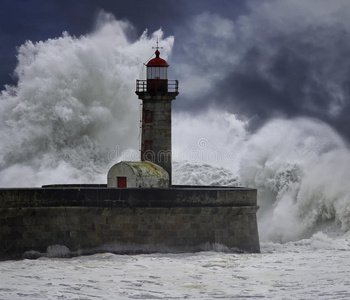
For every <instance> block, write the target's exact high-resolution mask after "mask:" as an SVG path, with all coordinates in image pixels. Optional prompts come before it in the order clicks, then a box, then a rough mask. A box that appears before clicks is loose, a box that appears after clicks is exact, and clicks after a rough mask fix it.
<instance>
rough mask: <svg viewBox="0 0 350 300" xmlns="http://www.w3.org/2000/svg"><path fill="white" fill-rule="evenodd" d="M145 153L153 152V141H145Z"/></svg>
mask: <svg viewBox="0 0 350 300" xmlns="http://www.w3.org/2000/svg"><path fill="white" fill-rule="evenodd" d="M144 151H152V141H149V140H148V141H145V145H144Z"/></svg>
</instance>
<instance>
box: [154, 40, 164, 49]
mask: <svg viewBox="0 0 350 300" xmlns="http://www.w3.org/2000/svg"><path fill="white" fill-rule="evenodd" d="M152 49H157V50H159V49H163V47H159V42H158V37H157V46H156V47H152Z"/></svg>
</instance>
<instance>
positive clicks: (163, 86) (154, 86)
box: [136, 79, 179, 93]
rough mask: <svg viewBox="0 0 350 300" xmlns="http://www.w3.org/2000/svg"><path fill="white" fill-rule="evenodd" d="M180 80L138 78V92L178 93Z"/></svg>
mask: <svg viewBox="0 0 350 300" xmlns="http://www.w3.org/2000/svg"><path fill="white" fill-rule="evenodd" d="M178 91H179V81H178V80H167V79H149V80H138V79H137V80H136V93H143V92H144V93H147V92H167V93H178Z"/></svg>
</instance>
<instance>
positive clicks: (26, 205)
mask: <svg viewBox="0 0 350 300" xmlns="http://www.w3.org/2000/svg"><path fill="white" fill-rule="evenodd" d="M256 202H257V199H256V190H254V189H246V188H220V187H188V186H186V187H184V186H177V187H176V186H175V187H173V188H171V189H151V188H149V189H140V188H139V189H136V188H127V189H118V188H107V187H104V186H103V185H101V186H87V185H82V186H46V187H43V188H31V189H0V224H1V229H0V259H9V258H22V257H23V256H25V255H27V256H28V253H46V250H47V248H48V247H50V246H53V245H63V246H65V247H66V248H67V249H69V253H71V254H72V253H76V254H77V255H80V254H88V253H89V251H90V252H91V251H95V252H98V251H108V250H109V251H112V252H116V253H118V252H120V253H125V252H128V251H132V249H138V250H137V252H150V251H151V252H152V251H161V250H162V249H166V250H167V251H170V252H171V251H172V249H173V251H198V250H204V249H203V245H207V246H208V245H209V247H210V245H211V246H212V245H222V246H224V247H225V249H226V250H228V251H245V252H260V246H259V237H258V228H257V221H256V212H257V210H258V207H257V205H256ZM113 245H118V247H113ZM126 249H129V250H128V251H126ZM142 249H143V250H144V251H143V250H142Z"/></svg>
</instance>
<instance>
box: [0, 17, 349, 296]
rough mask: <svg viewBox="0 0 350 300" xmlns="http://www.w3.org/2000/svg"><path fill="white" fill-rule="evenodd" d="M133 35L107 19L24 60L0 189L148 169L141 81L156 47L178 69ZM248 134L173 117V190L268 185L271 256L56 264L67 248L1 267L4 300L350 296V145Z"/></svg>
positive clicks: (264, 238) (173, 256)
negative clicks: (143, 155)
mask: <svg viewBox="0 0 350 300" xmlns="http://www.w3.org/2000/svg"><path fill="white" fill-rule="evenodd" d="M130 26H131V25H130V24H128V23H125V22H121V21H116V20H115V19H114V18H113V16H111V15H108V14H101V16H100V19H99V22H97V25H96V28H95V30H94V31H93V32H92V33H90V34H88V35H85V36H81V37H73V36H70V35H69V33H63V34H62V36H61V37H58V38H56V39H49V40H47V41H42V42H37V43H32V42H30V41H28V42H26V43H25V44H24V45H22V46H21V47H20V48H19V49H18V65H17V67H16V70H15V74H16V75H17V77H18V84H17V85H16V86H7V87H5V88H4V89H3V91H2V92H1V95H0V100H1V104H2V105H1V106H0V119H1V120H2V122H1V123H0V141H1V143H0V186H2V187H9V186H11V187H12V186H18V187H20V186H41V185H44V184H52V183H103V182H106V174H107V171H108V169H109V168H110V167H111V166H112V165H113V164H114V163H116V162H118V161H119V160H121V159H123V160H137V159H138V158H139V151H138V150H139V143H140V141H139V134H140V132H139V118H140V103H139V101H138V100H137V99H136V96H135V94H134V89H135V86H134V84H135V79H136V78H144V72H145V70H144V69H143V68H142V64H143V62H145V61H146V60H147V59H148V58H149V56H151V55H152V52H153V50H151V49H152V46H154V44H155V41H156V39H157V38H159V40H160V41H161V44H162V47H163V48H164V49H163V50H162V57H164V58H165V59H167V58H168V57H169V58H171V54H172V53H171V51H172V47H173V43H174V37H172V36H169V37H164V36H163V32H162V31H161V30H158V31H156V32H154V33H151V34H150V33H148V32H147V31H145V32H144V34H143V35H142V36H141V37H140V38H139V39H138V40H136V41H133V42H130V40H129V39H128V37H127V34H126V32H128V30H130ZM147 49H150V53H146V54H145V52H147ZM170 73H171V70H170ZM170 77H171V75H170ZM178 79H179V81H180V92H181V78H178ZM187 88H188V87H187ZM176 101H181V94H180V95H179V99H178V100H176ZM249 124H250V120H248V119H245V118H244V117H243V116H238V115H234V114H229V113H227V112H224V111H220V110H215V109H210V110H207V111H204V112H201V113H198V114H196V115H193V114H188V113H185V112H175V113H174V116H173V154H174V165H173V172H174V174H173V180H174V183H175V184H198V185H229V186H248V187H253V188H257V189H258V204H259V206H260V210H259V212H258V227H259V235H260V240H261V249H262V252H261V253H260V254H236V253H231V252H229V251H227V249H225V247H222V246H221V245H214V248H212V249H211V250H210V251H203V252H198V253H162V249H158V250H159V251H156V253H153V254H147V255H146V254H143V255H115V254H112V253H109V252H108V251H106V253H103V254H94V255H90V256H78V257H74V258H64V257H63V258H62V257H61V258H54V257H55V256H65V254H67V253H69V249H67V248H65V247H64V245H60V246H55V245H53V247H52V248H50V249H48V253H47V255H46V256H44V257H42V258H40V259H37V260H28V259H24V260H19V261H3V262H0V299H216V298H220V299H233V298H238V299H239V298H243V299H244V298H252V299H261V298H266V299H349V297H350V292H349V291H350V279H349V278H350V276H349V275H350V268H349V263H350V252H349V250H350V249H349V247H350V244H349V229H350V186H349V185H348V178H350V174H349V173H350V171H349V168H348V167H347V164H346V162H348V161H350V151H349V147H348V144H347V143H346V142H345V141H344V140H343V139H342V138H341V137H340V136H339V135H338V134H337V132H335V131H334V130H333V129H332V128H330V127H329V126H328V125H327V124H325V123H322V122H321V121H319V120H314V119H308V118H294V119H288V120H287V119H284V118H274V119H271V120H270V121H268V122H267V123H266V124H264V125H263V126H262V127H261V128H260V129H259V130H257V131H254V132H250V130H249ZM125 132H127V134H125ZM111 137H113V138H111Z"/></svg>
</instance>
